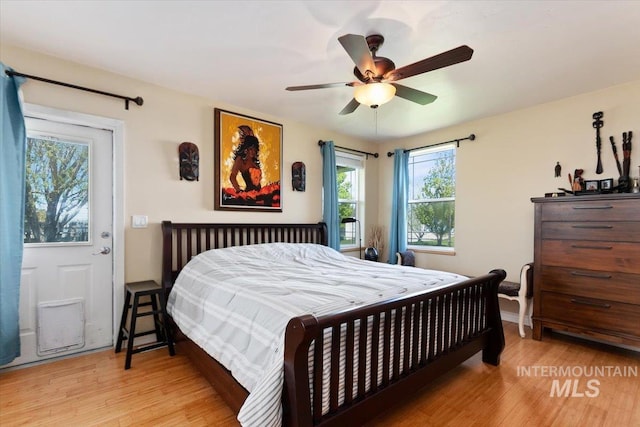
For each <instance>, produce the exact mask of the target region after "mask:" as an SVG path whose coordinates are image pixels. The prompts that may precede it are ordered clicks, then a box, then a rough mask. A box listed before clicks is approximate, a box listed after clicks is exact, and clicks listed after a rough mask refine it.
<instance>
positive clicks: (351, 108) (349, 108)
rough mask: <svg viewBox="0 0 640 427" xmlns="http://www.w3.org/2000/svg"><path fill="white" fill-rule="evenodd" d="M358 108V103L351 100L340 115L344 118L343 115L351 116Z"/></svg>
mask: <svg viewBox="0 0 640 427" xmlns="http://www.w3.org/2000/svg"><path fill="white" fill-rule="evenodd" d="M358 106H360V103H359V102H358V101H356V99H355V98H353V99H352V100H351V101H350V102H349V103H348V104H347V105H346V106H345V107H344V108H343V109H342V111H340V113H339V114H340V115H341V116H344V115H345V114H351V113H353V112H354V111H356V108H358Z"/></svg>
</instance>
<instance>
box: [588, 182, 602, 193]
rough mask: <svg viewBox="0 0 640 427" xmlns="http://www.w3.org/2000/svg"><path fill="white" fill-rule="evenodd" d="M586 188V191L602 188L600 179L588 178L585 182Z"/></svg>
mask: <svg viewBox="0 0 640 427" xmlns="http://www.w3.org/2000/svg"><path fill="white" fill-rule="evenodd" d="M584 190H585V191H586V192H593V191H599V190H600V181H598V180H586V181H585V182H584Z"/></svg>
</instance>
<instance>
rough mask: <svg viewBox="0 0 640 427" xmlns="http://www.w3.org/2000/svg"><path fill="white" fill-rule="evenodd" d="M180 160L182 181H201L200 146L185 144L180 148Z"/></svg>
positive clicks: (190, 143)
mask: <svg viewBox="0 0 640 427" xmlns="http://www.w3.org/2000/svg"><path fill="white" fill-rule="evenodd" d="M178 154H179V158H180V180H181V181H182V180H183V179H186V180H187V181H199V180H200V179H199V172H198V163H200V154H199V152H198V146H197V145H196V144H194V143H192V142H183V143H182V144H180V146H179V147H178Z"/></svg>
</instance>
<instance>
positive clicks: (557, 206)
mask: <svg viewBox="0 0 640 427" xmlns="http://www.w3.org/2000/svg"><path fill="white" fill-rule="evenodd" d="M638 206H640V203H638V200H601V201H600V200H596V201H593V200H591V201H587V200H585V201H583V202H581V201H580V200H579V196H578V198H577V199H576V200H575V201H573V200H572V201H571V202H562V203H543V204H542V212H541V214H542V216H541V218H540V219H541V220H542V221H594V220H595V221H633V220H636V219H637V218H638Z"/></svg>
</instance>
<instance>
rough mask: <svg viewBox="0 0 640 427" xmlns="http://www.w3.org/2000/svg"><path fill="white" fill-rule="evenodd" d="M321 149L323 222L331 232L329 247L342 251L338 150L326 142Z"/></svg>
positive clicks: (329, 142) (330, 142)
mask: <svg viewBox="0 0 640 427" xmlns="http://www.w3.org/2000/svg"><path fill="white" fill-rule="evenodd" d="M320 149H321V151H322V192H323V199H322V220H323V221H324V222H325V223H326V224H327V229H328V231H329V247H330V248H333V249H335V250H340V217H339V215H338V177H337V171H336V148H335V146H334V145H333V141H325V143H324V145H322V147H321V148H320Z"/></svg>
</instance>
